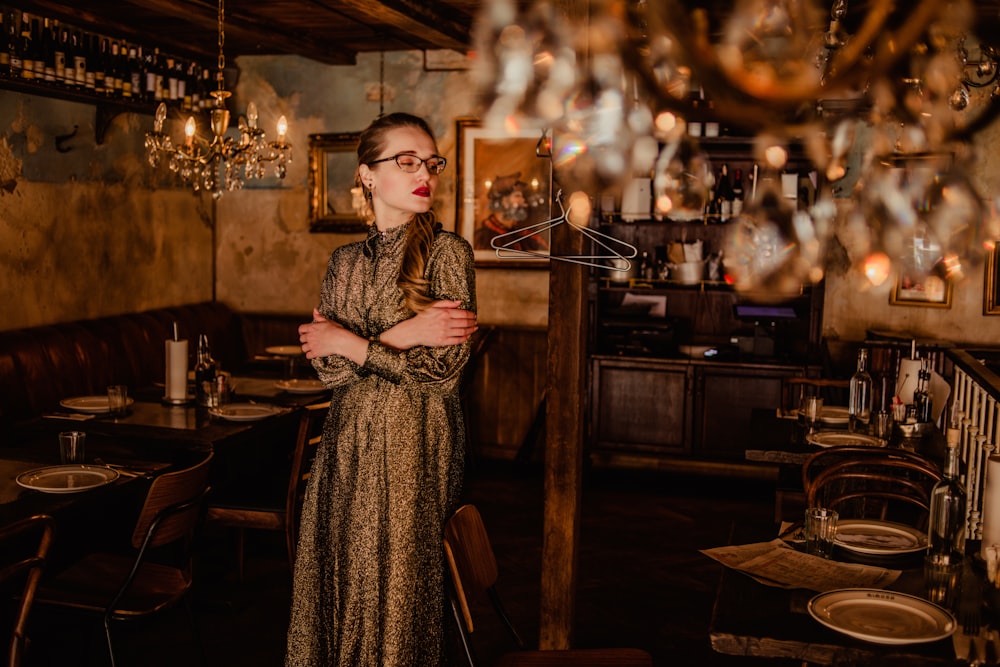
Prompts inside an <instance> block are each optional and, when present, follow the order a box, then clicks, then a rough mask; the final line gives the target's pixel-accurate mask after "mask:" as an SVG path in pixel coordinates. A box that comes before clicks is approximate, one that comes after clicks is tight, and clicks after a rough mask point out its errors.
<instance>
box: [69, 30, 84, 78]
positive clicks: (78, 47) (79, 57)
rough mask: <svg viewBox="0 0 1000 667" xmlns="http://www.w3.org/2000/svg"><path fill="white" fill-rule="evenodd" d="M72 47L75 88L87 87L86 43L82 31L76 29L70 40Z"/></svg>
mask: <svg viewBox="0 0 1000 667" xmlns="http://www.w3.org/2000/svg"><path fill="white" fill-rule="evenodd" d="M70 43H71V45H72V47H73V81H74V84H75V85H76V87H77V88H86V87H87V44H86V43H85V42H84V40H83V33H82V32H80V31H79V30H77V31H76V32H74V33H73V37H72V40H71V42H70ZM67 65H68V63H67Z"/></svg>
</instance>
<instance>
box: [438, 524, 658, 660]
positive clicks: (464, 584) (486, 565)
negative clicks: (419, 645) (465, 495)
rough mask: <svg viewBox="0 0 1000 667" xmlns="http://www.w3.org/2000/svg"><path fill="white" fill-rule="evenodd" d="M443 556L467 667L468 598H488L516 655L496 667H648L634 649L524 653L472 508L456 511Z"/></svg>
mask: <svg viewBox="0 0 1000 667" xmlns="http://www.w3.org/2000/svg"><path fill="white" fill-rule="evenodd" d="M444 553H445V558H446V559H447V563H448V569H449V571H450V573H451V583H452V586H451V594H452V596H451V608H452V612H453V613H454V616H455V623H456V624H457V625H458V630H459V635H460V637H461V640H462V647H463V649H464V652H465V657H466V659H467V660H468V663H469V667H476V665H477V663H476V661H475V657H474V655H473V650H472V646H471V635H472V633H473V630H474V624H473V619H472V611H471V607H470V606H469V598H470V597H476V598H478V597H481V596H483V595H484V594H486V595H488V596H489V599H490V602H491V603H492V604H493V608H494V610H495V611H496V613H497V615H498V616H499V617H500V619H501V620H502V621H503V623H504V625H505V626H506V628H507V630H508V631H509V632H510V634H511V636H512V638H513V640H514V642H515V643H516V644H517V646H518V648H519V649H520V650H518V651H515V652H513V653H508V654H506V655H504V656H503V657H502V658H501V659H500V661H499V662H498V663H497V665H498V667H550V666H560V665H567V666H568V665H573V666H575V667H652V665H653V658H652V656H650V655H649V653H647V652H646V651H643V650H640V649H634V648H609V649H569V650H562V651H529V650H524V642H523V641H522V640H521V637H520V635H518V633H517V630H516V629H515V628H514V624H513V623H512V622H511V620H510V617H509V616H508V615H507V612H506V610H505V609H504V607H503V604H502V602H501V600H500V594H499V593H498V591H497V588H496V582H497V577H498V571H497V562H496V557H495V555H494V553H493V547H492V546H491V545H490V539H489V536H488V535H487V534H486V526H484V525H483V519H482V517H481V516H480V514H479V510H477V509H476V508H475V506H473V505H464V506H462V507H460V508H459V509H458V510H457V511H456V512H455V514H453V515H452V517H451V518H450V519H449V520H448V523H447V525H446V526H445V530H444Z"/></svg>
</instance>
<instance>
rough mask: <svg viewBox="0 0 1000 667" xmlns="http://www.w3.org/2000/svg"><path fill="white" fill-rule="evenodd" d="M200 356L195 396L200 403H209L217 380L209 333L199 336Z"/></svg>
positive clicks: (196, 361)
mask: <svg viewBox="0 0 1000 667" xmlns="http://www.w3.org/2000/svg"><path fill="white" fill-rule="evenodd" d="M197 354H198V356H197V359H196V360H195V365H194V397H195V402H196V403H197V404H198V405H206V406H207V405H209V403H210V398H211V395H212V383H213V382H215V360H214V359H212V349H211V348H210V347H209V345H208V335H207V334H201V335H199V336H198V352H197Z"/></svg>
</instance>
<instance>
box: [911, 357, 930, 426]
mask: <svg viewBox="0 0 1000 667" xmlns="http://www.w3.org/2000/svg"><path fill="white" fill-rule="evenodd" d="M930 384H931V370H930V359H928V358H927V357H924V358H923V359H921V360H920V370H919V371H917V388H916V389H915V390H914V391H913V409H914V412H916V413H917V421H918V422H925V423H927V422H930V421H932V415H933V410H932V408H933V400H932V399H931V394H930Z"/></svg>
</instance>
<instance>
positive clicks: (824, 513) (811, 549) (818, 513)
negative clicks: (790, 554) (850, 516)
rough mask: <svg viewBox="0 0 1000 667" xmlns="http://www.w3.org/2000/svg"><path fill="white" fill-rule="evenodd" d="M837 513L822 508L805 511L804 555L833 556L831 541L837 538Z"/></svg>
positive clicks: (811, 508)
mask: <svg viewBox="0 0 1000 667" xmlns="http://www.w3.org/2000/svg"><path fill="white" fill-rule="evenodd" d="M837 518H838V515H837V512H836V511H835V510H831V509H826V508H824V507H810V508H809V509H807V510H806V521H805V535H806V553H809V554H812V555H814V556H820V557H822V558H829V557H830V556H831V555H832V554H833V540H834V538H835V537H836V536H837Z"/></svg>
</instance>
